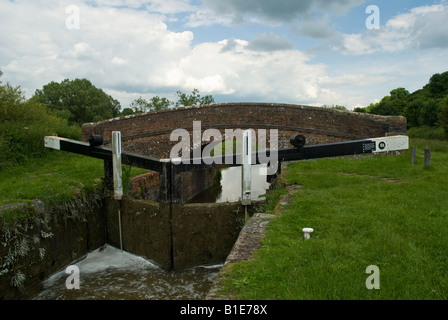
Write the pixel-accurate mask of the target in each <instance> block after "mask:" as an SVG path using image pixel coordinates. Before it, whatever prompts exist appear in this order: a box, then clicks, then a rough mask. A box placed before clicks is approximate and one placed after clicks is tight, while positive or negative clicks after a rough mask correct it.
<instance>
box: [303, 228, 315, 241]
mask: <svg viewBox="0 0 448 320" xmlns="http://www.w3.org/2000/svg"><path fill="white" fill-rule="evenodd" d="M302 231H303V237H304V238H305V240H308V239H309V238H311V233H313V232H314V229H313V228H303V229H302Z"/></svg>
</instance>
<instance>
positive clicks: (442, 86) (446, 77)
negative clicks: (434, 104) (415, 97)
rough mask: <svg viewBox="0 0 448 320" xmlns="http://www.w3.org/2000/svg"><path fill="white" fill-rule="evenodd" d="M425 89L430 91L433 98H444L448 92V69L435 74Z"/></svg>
mask: <svg viewBox="0 0 448 320" xmlns="http://www.w3.org/2000/svg"><path fill="white" fill-rule="evenodd" d="M423 89H424V90H427V91H429V93H430V94H431V96H432V97H433V98H435V99H443V98H444V97H445V96H446V95H447V94H448V71H447V72H444V73H441V74H440V73H436V74H434V75H433V76H432V77H431V78H430V79H429V83H428V84H427V85H426V86H425V87H423Z"/></svg>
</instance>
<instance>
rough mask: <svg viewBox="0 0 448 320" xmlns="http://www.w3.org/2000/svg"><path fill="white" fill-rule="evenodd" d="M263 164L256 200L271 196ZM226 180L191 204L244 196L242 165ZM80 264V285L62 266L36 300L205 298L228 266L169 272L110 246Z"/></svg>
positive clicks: (225, 173) (255, 183)
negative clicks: (75, 284)
mask: <svg viewBox="0 0 448 320" xmlns="http://www.w3.org/2000/svg"><path fill="white" fill-rule="evenodd" d="M262 167H263V165H254V166H252V185H251V187H252V190H251V191H252V199H253V200H256V199H259V196H261V195H263V194H266V192H267V190H268V189H269V183H267V182H266V176H265V175H261V174H260V168H262ZM221 173H222V179H221V184H220V185H216V186H215V187H213V188H211V189H209V190H207V191H206V192H204V193H203V194H201V195H200V196H198V197H197V198H195V199H193V200H192V201H191V202H196V203H197V202H227V201H229V202H234V201H238V200H239V199H240V197H241V167H240V166H238V167H230V168H225V169H223V170H222V171H221ZM74 265H75V266H77V267H78V268H79V279H80V288H79V289H67V286H66V281H67V279H68V278H69V277H70V274H67V273H65V270H62V271H60V272H58V273H56V274H54V275H53V276H52V277H50V278H49V279H47V280H46V281H45V282H44V290H43V291H42V292H41V293H40V294H39V295H38V296H37V297H36V298H35V299H36V300H148V299H149V300H202V299H204V298H205V297H206V295H207V294H208V292H209V290H210V288H211V286H212V284H213V281H214V279H215V278H216V276H217V275H218V273H219V271H220V269H221V267H222V265H214V266H197V267H194V268H191V269H188V270H184V271H180V272H167V271H164V270H162V269H160V268H159V267H157V266H156V265H155V264H153V263H151V261H148V260H146V259H144V258H142V257H140V256H136V255H133V254H130V253H128V252H125V251H121V250H119V249H117V248H114V247H112V246H110V245H105V246H104V247H103V248H101V249H98V250H96V251H93V252H91V253H89V254H88V255H87V257H86V258H85V259H84V260H81V261H79V262H77V263H75V264H74Z"/></svg>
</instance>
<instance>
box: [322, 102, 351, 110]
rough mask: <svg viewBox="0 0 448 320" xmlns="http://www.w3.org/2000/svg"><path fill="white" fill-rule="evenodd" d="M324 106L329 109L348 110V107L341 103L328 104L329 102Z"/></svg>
mask: <svg viewBox="0 0 448 320" xmlns="http://www.w3.org/2000/svg"><path fill="white" fill-rule="evenodd" d="M322 108H327V109H334V110H341V111H347V110H348V109H347V108H346V107H345V106H340V105H337V104H336V105H334V104H333V105H331V106H330V105H327V104H324V105H323V106H322Z"/></svg>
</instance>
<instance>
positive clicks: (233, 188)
mask: <svg viewBox="0 0 448 320" xmlns="http://www.w3.org/2000/svg"><path fill="white" fill-rule="evenodd" d="M262 168H266V165H265V164H261V165H252V166H251V173H252V178H251V199H252V200H259V199H260V196H262V195H264V194H266V192H267V190H268V189H269V186H270V183H268V182H267V181H266V175H262V174H260V169H262ZM221 174H222V178H221V184H217V185H215V186H213V187H212V188H210V189H208V190H207V191H205V192H203V193H201V194H200V195H198V196H197V197H195V198H193V199H192V200H191V201H190V202H193V203H220V202H236V201H239V200H240V198H241V188H242V186H241V166H237V167H229V168H225V169H222V170H221Z"/></svg>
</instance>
